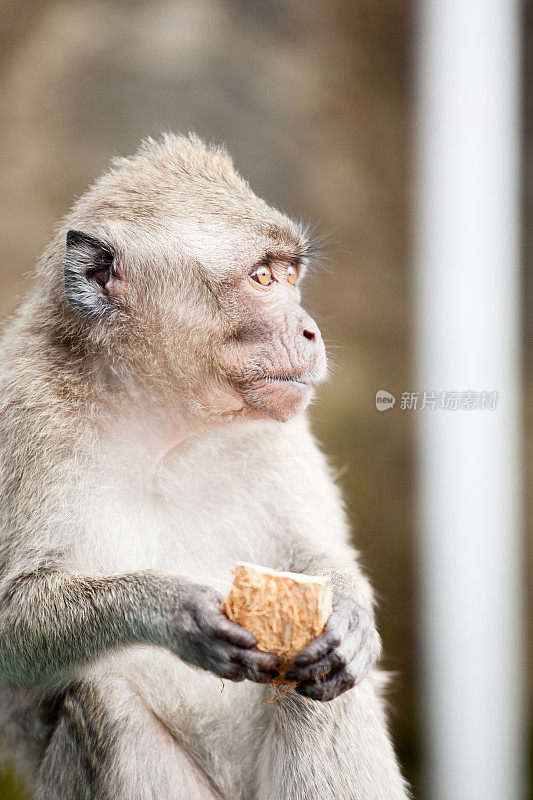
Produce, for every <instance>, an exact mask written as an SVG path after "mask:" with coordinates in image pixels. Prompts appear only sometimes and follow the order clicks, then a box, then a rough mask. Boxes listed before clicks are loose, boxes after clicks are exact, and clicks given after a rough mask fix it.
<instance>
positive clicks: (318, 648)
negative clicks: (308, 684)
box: [293, 630, 340, 667]
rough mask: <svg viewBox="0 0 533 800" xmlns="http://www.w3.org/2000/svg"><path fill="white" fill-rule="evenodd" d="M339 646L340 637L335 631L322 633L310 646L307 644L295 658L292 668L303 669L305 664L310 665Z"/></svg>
mask: <svg viewBox="0 0 533 800" xmlns="http://www.w3.org/2000/svg"><path fill="white" fill-rule="evenodd" d="M339 644H340V637H339V636H338V634H337V633H336V632H335V631H333V630H332V631H324V633H321V634H320V636H317V638H316V639H313V641H312V642H311V644H308V645H307V647H305V648H304V649H303V650H300V652H299V653H298V654H297V655H296V656H295V659H294V662H293V663H294V666H295V667H303V666H307V664H312V663H313V662H315V661H319V660H320V659H321V658H324V656H325V655H327V654H328V653H329V652H330V651H331V650H333V648H334V647H338V646H339Z"/></svg>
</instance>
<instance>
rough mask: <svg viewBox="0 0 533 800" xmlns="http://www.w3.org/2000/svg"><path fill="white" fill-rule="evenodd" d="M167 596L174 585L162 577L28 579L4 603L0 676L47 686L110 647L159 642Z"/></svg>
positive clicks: (51, 575) (9, 590)
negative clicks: (160, 611) (163, 599)
mask: <svg viewBox="0 0 533 800" xmlns="http://www.w3.org/2000/svg"><path fill="white" fill-rule="evenodd" d="M165 592H170V584H169V582H168V581H166V580H165V578H164V577H163V576H160V575H158V574H157V573H139V574H131V575H123V576H118V577H95V578H89V577H83V576H72V575H68V574H65V573H57V572H37V573H33V574H29V575H21V576H19V577H17V578H16V579H14V580H13V581H12V582H11V583H10V585H9V586H7V587H5V590H4V593H3V597H2V599H1V601H0V672H1V673H2V674H4V675H5V677H7V678H8V679H9V680H11V681H13V682H15V683H23V684H38V683H46V682H48V681H51V680H54V679H57V678H58V677H59V676H60V675H62V674H64V673H68V672H69V671H70V670H72V669H73V668H74V667H76V666H77V665H79V664H81V663H84V662H87V661H90V660H91V659H92V658H94V657H95V656H97V655H98V654H99V653H102V652H104V651H105V650H107V649H109V648H112V647H117V646H120V645H123V644H127V643H129V642H132V641H143V640H144V641H146V640H149V639H151V638H152V639H155V638H156V637H157V623H158V603H157V602H156V598H161V597H162V596H163V597H164V596H165ZM168 600H169V601H170V597H169V598H168ZM175 602H176V600H175V598H174V603H175ZM159 606H161V602H159ZM159 621H160V620H159Z"/></svg>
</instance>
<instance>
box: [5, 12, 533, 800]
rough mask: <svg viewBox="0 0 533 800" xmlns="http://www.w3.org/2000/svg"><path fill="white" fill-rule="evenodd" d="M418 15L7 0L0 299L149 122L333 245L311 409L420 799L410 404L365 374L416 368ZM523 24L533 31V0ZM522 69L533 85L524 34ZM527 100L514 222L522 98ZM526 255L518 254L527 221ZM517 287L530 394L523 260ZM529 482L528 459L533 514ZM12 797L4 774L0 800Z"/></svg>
mask: <svg viewBox="0 0 533 800" xmlns="http://www.w3.org/2000/svg"><path fill="white" fill-rule="evenodd" d="M413 27H414V25H413V7H412V5H411V3H409V2H405V0H404V1H403V2H402V1H401V0H379V2H376V1H375V0H352V1H351V2H348V0H287V2H282V1H280V2H276V1H275V0H123V2H120V0H113V1H112V2H104V1H103V0H100V1H99V0H65V1H64V2H61V0H53V1H52V0H2V1H1V2H0V165H1V166H0V243H1V244H0V315H1V316H2V317H4V316H5V315H7V314H9V312H10V311H11V310H12V309H13V308H14V307H15V305H16V303H17V301H18V298H19V297H20V296H21V294H22V293H23V292H24V288H25V279H24V276H25V273H27V272H28V271H29V270H31V268H32V266H33V264H34V262H35V260H36V258H37V256H38V254H39V252H40V251H41V249H42V248H43V247H44V246H45V244H46V243H47V241H48V239H49V237H50V234H51V231H52V229H53V225H54V222H55V220H56V219H57V218H58V217H59V216H61V215H62V214H63V213H64V212H65V211H66V209H67V207H68V205H69V204H70V202H71V199H72V198H73V196H74V195H78V194H81V193H82V192H83V190H84V188H85V187H86V186H87V184H88V182H90V181H91V179H92V178H93V177H94V176H96V175H97V174H98V173H99V172H100V171H102V170H103V169H105V167H106V164H107V162H108V160H109V158H110V157H111V156H114V155H126V154H128V153H131V152H132V151H133V150H134V149H135V148H136V147H137V145H138V142H139V140H140V139H142V138H143V137H145V136H148V135H150V136H157V135H158V134H159V132H160V131H162V130H174V131H182V132H186V131H189V130H195V131H197V132H198V133H199V134H200V135H201V136H202V137H205V138H208V139H213V140H215V141H218V142H225V143H226V144H227V146H228V148H229V150H230V151H231V153H232V154H233V156H234V159H235V162H236V164H237V166H238V168H239V170H240V171H241V173H242V174H243V175H244V176H245V177H246V178H247V179H249V181H250V183H251V184H252V187H253V188H254V189H255V191H256V192H257V193H258V194H259V195H261V196H263V197H264V198H265V199H266V200H267V201H269V202H270V203H272V204H274V205H276V206H279V207H281V208H282V209H283V210H284V211H286V212H288V213H289V214H291V215H294V216H296V217H302V218H303V219H305V220H309V221H312V222H313V223H316V227H317V229H318V231H319V233H321V234H323V235H325V236H326V237H327V247H326V255H327V262H326V265H325V268H324V269H321V270H319V271H318V272H317V274H316V275H315V276H314V277H313V278H311V280H310V281H309V284H308V286H307V288H306V290H305V291H306V294H307V305H308V307H309V308H310V310H311V311H312V312H313V314H314V315H315V317H316V319H317V321H318V322H319V324H320V325H321V327H322V330H323V333H324V336H325V339H326V342H327V343H328V344H329V352H330V357H331V360H332V363H333V375H332V380H331V381H330V383H329V384H328V385H327V386H326V387H324V389H323V390H322V391H321V395H320V397H319V398H318V402H317V403H316V404H315V406H314V407H313V409H312V419H313V424H314V429H315V431H316V433H317V435H318V437H319V438H320V440H321V441H322V442H323V444H324V448H325V450H326V451H327V453H328V454H329V455H330V456H331V458H332V462H333V463H334V465H335V466H336V468H337V469H338V474H339V480H340V483H341V484H342V486H343V488H344V491H345V496H346V500H347V504H348V509H349V513H350V515H351V518H352V520H353V525H354V531H355V533H354V537H355V538H354V540H355V542H356V544H357V546H358V548H359V549H360V550H361V551H362V554H363V563H364V565H365V566H366V569H367V570H368V572H369V574H370V575H371V577H372V579H373V581H374V584H375V586H376V588H377V592H378V595H379V598H380V608H379V624H380V629H381V632H382V635H383V639H384V644H385V651H386V657H385V666H386V667H387V668H388V669H390V670H392V671H393V672H394V673H395V675H394V679H393V682H392V687H391V708H392V716H391V722H392V728H393V732H394V738H395V741H396V744H397V747H398V751H399V755H400V758H401V761H402V764H403V767H404V770H405V773H406V775H407V777H408V779H409V780H410V781H411V782H412V783H413V785H414V787H415V796H417V797H422V796H423V795H422V790H421V788H420V786H421V775H422V771H423V763H422V761H423V754H424V748H423V746H422V738H423V737H422V733H421V697H420V689H419V687H420V668H419V666H418V664H419V658H418V654H419V651H420V643H419V641H418V636H417V630H418V627H419V625H418V621H417V578H416V561H415V560H416V536H415V480H414V473H415V463H414V462H415V441H414V424H415V416H414V415H413V414H409V413H406V412H401V411H400V409H399V408H398V407H397V408H396V409H394V410H393V411H392V412H389V413H386V414H382V413H378V412H377V411H376V406H375V394H376V391H377V390H378V389H382V388H383V389H387V390H388V391H390V392H393V393H394V394H395V395H396V396H397V397H398V396H399V395H400V394H401V393H402V392H404V391H409V390H411V389H412V388H413V383H414V378H413V375H414V352H413V335H412V334H413V310H412V286H411V282H412V277H411V272H412V259H411V241H410V239H411V235H410V231H411V230H412V223H411V213H412V197H411V194H412V185H413V181H412V164H411V162H412V158H411V153H412V128H413V116H414V115H413V81H412V70H413V47H414V31H413ZM522 30H523V36H524V40H526V41H527V39H528V38H530V37H533V3H531V2H526V3H525V6H524V9H523V25H522ZM524 67H525V72H526V81H525V87H526V89H527V86H528V81H527V74H528V73H533V57H532V56H531V55H530V54H529V53H528V50H527V48H526V49H525V57H524ZM532 78H533V75H532ZM529 85H531V84H529ZM524 108H525V115H524V119H525V123H524V124H525V160H524V165H525V173H524V174H525V180H524V185H523V188H524V217H525V219H526V220H527V219H528V217H529V214H530V213H531V211H533V148H532V147H528V144H529V142H528V136H530V135H531V134H532V132H533V104H532V103H528V102H526V103H525V104H524ZM524 253H525V258H524V263H526V264H527V263H529V262H530V260H531V255H532V254H533V226H526V235H525V238H524ZM524 287H525V288H524V292H523V297H524V310H525V326H524V332H525V334H526V335H524V342H525V345H526V346H525V358H524V363H525V367H526V391H527V392H529V396H531V389H532V386H531V382H532V380H533V315H531V313H530V309H531V300H533V279H532V277H531V274H530V272H529V271H528V270H526V271H525V279H524ZM528 298H529V300H530V302H529V304H527V299H528ZM427 388H432V387H427ZM451 388H453V387H451ZM481 388H491V387H481ZM525 408H526V414H525V416H526V420H525V422H526V425H525V443H526V444H525V449H526V459H527V461H528V462H529V463H531V451H532V446H533V418H532V415H531V412H529V411H528V406H527V404H525ZM531 488H532V487H531V473H530V474H529V489H530V491H529V492H527V497H528V503H529V507H528V512H529V514H528V519H529V520H530V519H531V511H532V508H531V503H532V502H533V492H532V491H531ZM529 552H530V551H529ZM529 632H530V633H531V629H530V631H529ZM530 640H531V637H530ZM458 668H459V669H460V663H459V664H458ZM530 688H531V687H530ZM21 796H22V795H21V794H20V793H19V789H18V788H17V787H16V786H15V784H14V783H13V781H12V779H11V778H10V777H9V776H7V775H5V776H1V777H0V800H14V798H19V797H21ZM532 796H533V795H532Z"/></svg>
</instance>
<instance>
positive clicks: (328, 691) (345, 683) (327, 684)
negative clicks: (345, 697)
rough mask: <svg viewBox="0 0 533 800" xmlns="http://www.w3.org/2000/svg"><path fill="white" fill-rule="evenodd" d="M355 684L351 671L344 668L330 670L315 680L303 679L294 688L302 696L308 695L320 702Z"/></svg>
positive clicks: (333, 697) (332, 698)
mask: <svg viewBox="0 0 533 800" xmlns="http://www.w3.org/2000/svg"><path fill="white" fill-rule="evenodd" d="M355 685H356V680H355V678H354V677H353V675H351V673H349V672H347V671H346V670H338V671H334V672H330V673H328V674H327V675H325V676H324V677H323V678H319V679H317V680H310V681H304V682H303V683H300V684H299V685H298V686H296V687H295V688H296V691H297V692H298V694H301V695H302V696H303V697H309V698H310V699H311V700H319V701H320V702H328V701H329V700H334V699H335V698H336V697H338V696H339V695H341V694H343V693H344V692H346V691H348V690H349V689H352V688H353V687H354V686H355Z"/></svg>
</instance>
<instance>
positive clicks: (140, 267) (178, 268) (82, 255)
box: [44, 135, 326, 421]
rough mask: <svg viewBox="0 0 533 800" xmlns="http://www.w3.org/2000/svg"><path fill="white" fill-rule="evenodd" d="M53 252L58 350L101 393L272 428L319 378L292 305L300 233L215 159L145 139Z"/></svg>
mask: <svg viewBox="0 0 533 800" xmlns="http://www.w3.org/2000/svg"><path fill="white" fill-rule="evenodd" d="M67 229H68V230H67ZM55 247H56V249H59V251H60V254H62V255H63V258H62V259H60V260H61V263H62V271H63V272H64V281H63V280H61V281H59V284H60V291H59V289H58V290H56V296H55V302H56V307H57V314H56V319H57V322H58V324H59V325H60V326H62V328H63V330H64V331H65V328H66V329H68V337H65V336H64V339H66V340H69V341H76V342H77V343H78V345H77V351H78V352H79V349H80V345H79V342H80V341H81V342H83V350H84V352H85V353H87V354H88V358H92V359H93V360H94V361H95V363H99V364H102V363H105V365H106V369H105V370H101V371H100V372H101V374H102V375H107V376H112V378H113V380H114V381H115V383H117V382H119V383H120V382H122V383H123V385H124V386H133V385H134V384H137V385H138V386H142V388H143V391H144V393H146V392H149V393H151V394H152V396H153V397H155V398H157V400H158V401H160V402H161V403H167V404H170V406H172V405H176V404H177V405H180V406H181V407H186V408H187V409H188V410H189V411H192V412H193V413H195V414H201V415H204V416H206V415H218V414H221V413H223V414H227V413H234V414H243V415H249V416H263V417H272V418H274V419H277V420H282V421H285V420H288V419H290V418H291V417H292V416H293V415H294V414H296V413H298V412H299V411H301V410H302V409H304V408H305V407H306V405H307V403H308V402H309V399H310V396H311V392H312V387H313V385H314V384H315V383H316V382H317V381H319V380H320V379H322V377H323V376H324V373H325V369H326V357H325V350H324V345H323V342H322V339H321V335H320V331H319V329H318V327H317V325H316V323H315V322H314V320H313V319H312V318H311V317H310V316H309V315H308V314H307V313H306V312H305V311H304V310H303V308H302V306H301V303H300V287H301V281H302V278H303V276H304V274H305V271H306V268H307V264H308V261H309V259H310V256H311V245H310V243H309V241H308V239H307V237H306V234H305V232H304V231H303V230H302V229H301V228H300V227H299V226H298V225H297V224H296V223H294V222H293V221H292V220H290V219H288V218H287V217H286V216H285V215H283V214H281V213H279V212H278V211H276V210H274V209H272V208H270V207H269V206H268V205H267V204H266V203H265V202H264V201H263V200H261V199H259V198H258V197H257V196H256V195H255V194H254V193H253V192H252V191H251V189H250V188H249V186H248V184H247V183H246V182H245V181H244V180H243V179H242V178H241V177H240V176H239V175H238V173H237V172H236V171H235V169H234V167H233V165H232V162H231V159H230V158H229V156H228V155H227V153H226V152H225V151H224V150H222V149H220V148H215V147H210V146H207V145H205V144H204V143H202V142H201V141H200V140H199V139H197V138H196V137H194V136H189V137H179V136H174V135H165V136H164V137H163V138H162V139H161V140H160V141H158V142H154V141H152V140H149V141H148V142H146V143H145V144H144V145H143V146H142V147H141V148H140V150H139V151H138V152H137V154H136V155H134V156H133V157H131V158H127V159H118V160H116V161H115V162H114V163H113V167H112V169H111V170H110V171H109V172H107V173H106V174H104V175H103V176H102V177H100V178H99V179H98V180H97V181H96V182H95V184H94V185H93V186H92V187H91V188H90V189H89V191H88V192H87V193H86V194H85V195H84V196H83V197H81V198H80V199H79V200H78V201H77V202H76V204H75V205H74V207H73V209H72V211H71V212H70V213H69V215H68V216H67V218H66V220H65V224H64V225H63V226H62V227H61V229H60V230H59V232H58V238H57V240H56V245H55ZM49 262H50V258H46V254H45V260H44V264H45V265H46V264H47V263H49ZM67 301H68V302H67ZM109 380H111V377H109Z"/></svg>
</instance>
